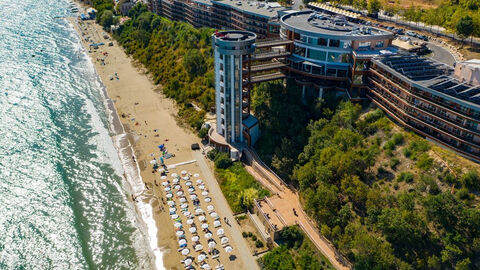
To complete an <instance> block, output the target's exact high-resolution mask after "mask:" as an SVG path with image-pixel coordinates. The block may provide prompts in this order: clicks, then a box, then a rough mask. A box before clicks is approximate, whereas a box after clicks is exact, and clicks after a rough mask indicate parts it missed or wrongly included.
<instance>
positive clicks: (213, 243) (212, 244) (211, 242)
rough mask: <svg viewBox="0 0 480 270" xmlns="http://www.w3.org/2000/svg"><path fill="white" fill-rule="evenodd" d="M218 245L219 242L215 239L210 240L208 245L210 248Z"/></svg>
mask: <svg viewBox="0 0 480 270" xmlns="http://www.w3.org/2000/svg"><path fill="white" fill-rule="evenodd" d="M216 245H217V243H215V241H210V242H208V247H209V248H214V247H215V246H216Z"/></svg>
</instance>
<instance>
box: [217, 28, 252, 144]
mask: <svg viewBox="0 0 480 270" xmlns="http://www.w3.org/2000/svg"><path fill="white" fill-rule="evenodd" d="M256 37H257V36H256V35H255V34H254V33H251V32H246V31H222V32H217V33H215V34H213V36H212V45H213V51H214V60H215V101H216V112H217V130H216V131H217V133H218V134H220V135H221V136H223V137H224V138H225V140H226V142H227V143H234V142H237V143H243V142H244V138H243V128H242V119H243V114H244V111H245V110H244V109H246V108H248V107H249V106H250V104H248V99H247V101H244V100H245V99H244V98H243V94H244V93H243V92H244V91H243V90H244V89H243V88H244V83H243V77H242V73H243V72H242V63H243V62H244V61H246V60H248V56H249V55H250V54H251V53H253V52H254V51H255V39H256ZM247 94H248V91H247ZM246 111H247V113H249V111H248V109H247V110H246Z"/></svg>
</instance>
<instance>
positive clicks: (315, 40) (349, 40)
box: [280, 11, 394, 98]
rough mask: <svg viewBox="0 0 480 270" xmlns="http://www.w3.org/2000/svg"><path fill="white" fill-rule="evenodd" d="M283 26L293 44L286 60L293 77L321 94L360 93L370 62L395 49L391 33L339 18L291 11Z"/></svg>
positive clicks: (281, 30)
mask: <svg viewBox="0 0 480 270" xmlns="http://www.w3.org/2000/svg"><path fill="white" fill-rule="evenodd" d="M280 26H281V29H280V36H281V38H283V39H289V40H292V41H293V44H292V45H290V46H289V49H290V52H291V53H292V55H291V56H290V57H289V58H288V59H287V69H288V70H289V71H290V73H291V74H290V75H293V76H296V77H297V78H298V79H297V81H298V82H299V83H301V84H304V85H310V86H313V87H314V88H316V89H317V91H319V93H321V92H322V91H323V90H327V89H336V90H348V92H349V93H350V94H351V93H354V92H355V93H357V94H358V92H360V91H362V89H363V88H364V87H365V82H366V80H365V78H364V77H366V72H367V70H368V66H369V61H370V59H371V58H372V57H374V56H377V55H380V54H382V53H388V52H389V51H393V50H394V49H393V48H392V47H391V44H392V39H393V34H392V33H391V32H388V31H384V30H380V29H376V28H370V27H365V26H363V25H359V24H357V23H355V22H353V21H351V20H348V19H347V18H346V17H343V16H339V15H331V14H324V13H318V12H315V11H299V12H291V13H289V14H286V15H284V16H282V17H281V19H280ZM364 75H365V76H364ZM351 98H354V97H353V96H351Z"/></svg>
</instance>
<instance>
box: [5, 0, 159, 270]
mask: <svg viewBox="0 0 480 270" xmlns="http://www.w3.org/2000/svg"><path fill="white" fill-rule="evenodd" d="M70 5H71V3H70V2H68V1H64V0H22V1H10V0H0V11H1V13H0V269H2V270H3V269H153V268H157V269H158V268H161V253H160V252H159V250H158V249H157V250H155V247H156V239H155V233H156V229H155V228H154V227H152V219H151V207H150V208H149V205H146V204H143V205H135V204H133V203H132V202H131V200H130V196H131V194H132V192H133V193H134V192H139V191H140V190H138V186H139V185H141V179H138V178H137V179H133V180H132V179H130V178H131V177H128V175H129V173H130V175H132V174H133V175H134V174H135V168H128V167H127V166H126V165H125V164H126V163H124V160H125V157H122V154H121V151H120V150H122V149H119V147H120V146H121V145H122V140H121V138H123V137H124V136H123V137H122V135H124V134H117V133H116V131H115V128H113V125H112V121H113V117H114V116H115V113H114V112H112V111H111V110H110V109H109V106H108V97H106V96H105V89H104V87H103V84H102V82H101V80H100V79H99V77H98V76H97V74H96V72H95V69H94V66H93V65H92V63H91V61H90V59H89V57H88V54H87V53H86V52H85V50H84V49H82V47H81V44H80V38H79V36H78V35H77V33H76V32H75V30H74V28H73V26H72V25H71V24H70V23H69V21H68V20H67V19H66V18H67V17H70V16H72V15H73V14H72V13H71V6H70ZM77 16H78V14H77ZM122 147H126V146H125V141H124V142H123V146H122ZM123 150H125V149H123ZM119 151H120V152H119ZM128 158H129V159H131V156H129V157H128ZM130 161H131V160H130ZM130 163H132V162H130ZM129 170H131V171H130V172H129ZM132 172H133V173H132ZM137 174H138V173H137ZM152 237H153V238H152Z"/></svg>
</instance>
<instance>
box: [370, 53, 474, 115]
mask: <svg viewBox="0 0 480 270" xmlns="http://www.w3.org/2000/svg"><path fill="white" fill-rule="evenodd" d="M373 62H375V63H377V64H379V65H380V66H382V67H383V68H385V69H387V70H389V71H390V72H392V73H393V74H395V75H396V76H399V77H401V78H402V79H403V80H405V81H408V82H410V83H412V84H414V85H417V86H419V87H420V88H421V89H423V90H426V91H427V92H430V93H432V94H435V95H438V96H441V97H443V98H447V99H449V100H453V101H456V102H460V103H461V104H462V105H465V106H466V107H470V108H472V109H475V110H479V109H480V106H479V105H480V86H473V85H471V84H468V83H465V82H461V81H459V80H457V79H456V78H455V77H453V76H452V74H453V69H452V68H451V67H449V66H447V65H445V64H443V63H439V62H436V61H433V60H431V59H429V58H424V57H419V56H416V55H393V56H383V57H378V58H375V59H374V60H373Z"/></svg>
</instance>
